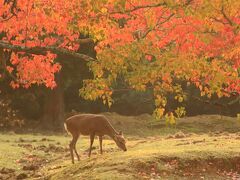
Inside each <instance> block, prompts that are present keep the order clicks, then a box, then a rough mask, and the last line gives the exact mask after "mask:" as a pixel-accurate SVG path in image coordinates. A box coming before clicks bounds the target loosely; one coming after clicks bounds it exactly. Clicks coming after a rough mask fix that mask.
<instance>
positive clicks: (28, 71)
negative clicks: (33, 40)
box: [11, 53, 61, 88]
mask: <svg viewBox="0 0 240 180" xmlns="http://www.w3.org/2000/svg"><path fill="white" fill-rule="evenodd" d="M55 57H56V55H54V54H51V53H48V54H47V55H46V56H41V55H32V56H31V57H29V56H26V55H24V54H14V55H13V56H12V60H11V62H12V63H13V64H16V62H17V65H18V66H17V69H16V70H17V73H16V74H17V78H18V79H17V82H11V86H12V87H13V88H17V87H19V85H20V84H21V85H22V86H23V87H25V88H28V87H30V86H31V84H38V85H40V84H45V85H46V86H47V87H50V88H54V87H55V86H56V83H55V81H54V74H55V73H56V72H58V71H59V70H60V69H61V66H60V65H59V64H58V63H54V58H55Z"/></svg>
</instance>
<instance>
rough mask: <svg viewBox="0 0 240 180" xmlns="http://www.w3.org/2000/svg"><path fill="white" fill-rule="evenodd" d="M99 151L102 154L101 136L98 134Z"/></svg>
mask: <svg viewBox="0 0 240 180" xmlns="http://www.w3.org/2000/svg"><path fill="white" fill-rule="evenodd" d="M99 145H100V153H101V154H102V136H99Z"/></svg>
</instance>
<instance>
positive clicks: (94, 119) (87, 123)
mask: <svg viewBox="0 0 240 180" xmlns="http://www.w3.org/2000/svg"><path fill="white" fill-rule="evenodd" d="M64 126H65V129H66V131H67V132H68V133H69V134H71V135H72V137H73V139H72V141H71V143H70V145H69V148H70V153H71V158H72V163H74V157H73V150H74V151H75V154H76V156H77V158H78V160H80V158H79V155H78V153H77V150H76V143H77V140H78V138H79V136H80V134H81V135H89V136H90V149H89V154H88V155H89V157H90V156H91V150H92V144H93V141H94V137H95V135H97V136H99V143H100V152H101V154H102V136H104V135H108V136H110V137H111V138H112V139H113V140H114V141H115V143H116V144H117V146H118V147H119V148H121V149H122V150H124V151H126V150H127V148H126V145H125V144H126V142H125V139H124V137H123V135H122V133H121V132H117V131H116V130H115V129H114V128H113V127H112V125H111V124H110V122H109V121H108V119H107V118H106V117H105V116H103V115H96V114H79V115H75V116H72V117H70V118H68V119H67V120H66V122H65V123H64Z"/></svg>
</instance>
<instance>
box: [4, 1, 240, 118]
mask: <svg viewBox="0 0 240 180" xmlns="http://www.w3.org/2000/svg"><path fill="white" fill-rule="evenodd" d="M0 7H1V8H0V32H1V35H0V37H1V40H0V50H1V57H0V58H1V61H2V62H1V63H2V65H3V66H4V67H5V69H6V72H7V73H8V74H10V76H11V77H13V81H12V82H11V85H12V87H13V88H17V87H19V86H23V87H29V86H31V85H32V84H39V85H40V84H44V85H46V86H47V87H50V88H54V87H55V86H56V83H55V81H54V74H55V73H57V72H58V71H60V70H61V65H60V64H59V63H58V62H56V57H57V55H61V54H65V55H69V56H70V57H71V56H74V57H79V58H80V59H83V60H86V61H89V66H90V69H91V70H92V71H93V73H94V79H92V80H86V81H85V82H84V87H83V88H82V89H81V95H82V96H84V97H85V98H87V99H91V100H95V99H97V98H102V99H103V101H104V103H108V104H109V105H111V104H112V101H113V100H112V99H111V95H112V93H113V92H114V86H113V85H114V84H115V82H116V81H117V79H118V78H119V77H121V78H123V79H124V82H125V83H126V84H127V86H128V87H129V88H130V89H135V90H139V91H145V90H146V89H152V90H153V92H154V96H155V105H156V111H155V114H156V115H157V116H162V115H163V114H164V109H165V106H166V103H167V99H166V94H167V93H172V94H175V99H176V101H178V102H183V101H184V100H185V98H186V96H185V93H184V89H183V87H182V84H183V83H186V84H187V85H190V84H194V85H195V86H196V87H198V88H199V90H200V91H201V95H202V96H205V95H206V96H208V97H211V96H212V95H213V94H217V95H218V96H219V97H222V96H230V95H239V94H240V78H239V76H240V33H239V30H240V11H239V10H240V2H239V1H235V0H213V1H208V0H177V1H175V0H102V1H92V0H82V1H81V0H80V1H79V0H71V1H66V0H51V1H48V0H2V1H0ZM81 34H85V35H88V36H89V37H90V38H91V39H92V40H93V41H94V42H95V43H96V46H95V50H96V51H97V59H96V60H94V59H91V58H88V57H86V56H83V55H81V54H79V53H78V52H77V50H78V49H80V48H81V43H80V42H81V39H79V37H80V35H81ZM66 61H67V59H66ZM3 73H5V71H4V72H3ZM178 111H179V109H178V110H176V111H175V113H176V112H178ZM180 114H181V113H180Z"/></svg>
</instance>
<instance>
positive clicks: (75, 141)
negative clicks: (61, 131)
mask: <svg viewBox="0 0 240 180" xmlns="http://www.w3.org/2000/svg"><path fill="white" fill-rule="evenodd" d="M78 138H79V135H77V137H76V138H74V142H73V147H74V152H75V154H76V156H77V159H78V161H80V158H79V155H78V152H77V149H76V144H77V140H78Z"/></svg>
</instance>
